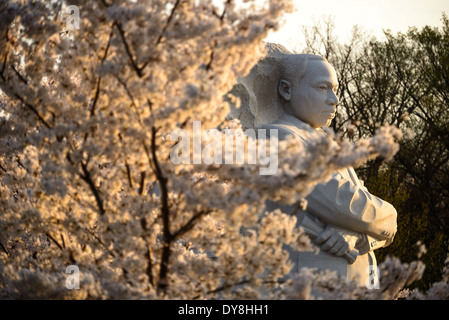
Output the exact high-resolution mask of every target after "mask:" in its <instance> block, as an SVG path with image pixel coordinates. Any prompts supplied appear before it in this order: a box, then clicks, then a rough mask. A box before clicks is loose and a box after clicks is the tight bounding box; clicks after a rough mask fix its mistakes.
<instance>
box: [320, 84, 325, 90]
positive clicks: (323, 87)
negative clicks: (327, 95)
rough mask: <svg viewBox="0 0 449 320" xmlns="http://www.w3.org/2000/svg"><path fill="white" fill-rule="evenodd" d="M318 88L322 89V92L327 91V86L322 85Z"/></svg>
mask: <svg viewBox="0 0 449 320" xmlns="http://www.w3.org/2000/svg"><path fill="white" fill-rule="evenodd" d="M318 88H320V89H323V90H327V86H326V85H324V84H322V85H320V86H319V87H318Z"/></svg>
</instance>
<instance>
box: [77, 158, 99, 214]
mask: <svg viewBox="0 0 449 320" xmlns="http://www.w3.org/2000/svg"><path fill="white" fill-rule="evenodd" d="M81 169H82V170H83V174H79V176H80V177H81V179H83V180H84V181H85V182H86V183H87V184H88V185H89V188H90V190H91V191H92V193H93V195H94V197H95V201H96V202H97V206H98V211H99V212H100V215H104V214H105V210H104V206H103V200H102V199H101V197H100V193H99V192H98V189H97V187H96V186H95V184H94V182H93V180H92V176H91V175H90V172H89V170H87V165H86V164H85V163H84V162H81Z"/></svg>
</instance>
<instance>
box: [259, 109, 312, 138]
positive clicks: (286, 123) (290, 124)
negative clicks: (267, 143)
mask: <svg viewBox="0 0 449 320" xmlns="http://www.w3.org/2000/svg"><path fill="white" fill-rule="evenodd" d="M261 128H262V129H266V130H267V136H270V129H274V130H277V135H278V138H279V140H284V139H286V138H287V137H288V136H290V135H293V136H294V137H296V138H297V139H299V140H301V141H302V142H304V143H307V142H309V141H310V136H311V131H313V129H312V127H310V126H309V125H307V124H306V123H304V122H302V121H300V120H298V119H296V118H294V117H292V116H289V115H287V116H286V115H284V116H282V117H280V118H279V119H278V120H276V121H274V122H272V123H270V124H265V125H263V126H261Z"/></svg>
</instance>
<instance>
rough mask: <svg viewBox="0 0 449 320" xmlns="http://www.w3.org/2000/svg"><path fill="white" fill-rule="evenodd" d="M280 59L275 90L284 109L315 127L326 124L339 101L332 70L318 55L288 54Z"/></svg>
mask: <svg viewBox="0 0 449 320" xmlns="http://www.w3.org/2000/svg"><path fill="white" fill-rule="evenodd" d="M279 62H280V79H279V82H278V83H279V85H278V93H279V96H280V99H279V104H280V107H281V108H282V109H283V111H285V112H287V113H289V114H290V115H293V116H295V117H296V118H298V119H299V120H302V121H304V122H306V123H308V124H309V125H311V126H312V127H314V128H320V127H324V126H329V125H330V123H331V121H332V119H333V118H334V117H335V112H336V106H337V104H338V98H337V96H336V95H335V92H336V90H337V87H338V80H337V74H336V72H335V69H334V68H333V67H332V66H331V65H330V64H329V62H327V60H326V59H325V58H323V57H321V56H318V55H307V54H288V55H284V56H283V57H282V58H281V59H280V60H279Z"/></svg>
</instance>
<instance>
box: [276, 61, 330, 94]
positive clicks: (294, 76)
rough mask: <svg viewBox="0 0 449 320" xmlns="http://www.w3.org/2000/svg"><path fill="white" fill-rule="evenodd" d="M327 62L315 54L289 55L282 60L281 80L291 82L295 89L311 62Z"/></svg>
mask: <svg viewBox="0 0 449 320" xmlns="http://www.w3.org/2000/svg"><path fill="white" fill-rule="evenodd" d="M313 60H315V61H316V60H318V61H327V60H326V58H324V57H322V56H319V55H315V54H288V55H284V56H283V57H282V58H281V59H280V67H281V79H279V80H287V81H289V82H290V84H291V85H292V87H295V86H296V85H297V84H298V83H299V81H301V80H302V78H304V75H305V74H306V70H307V65H308V63H309V61H313Z"/></svg>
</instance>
